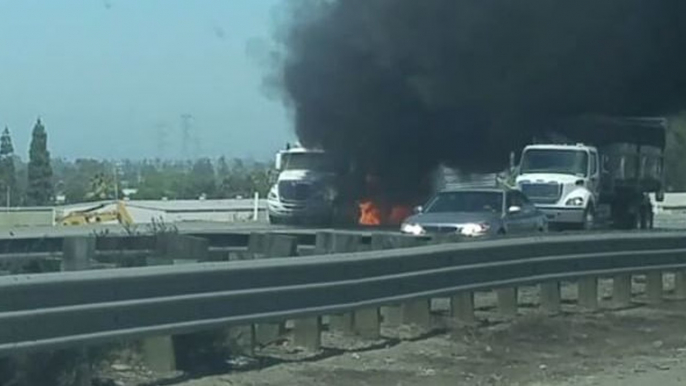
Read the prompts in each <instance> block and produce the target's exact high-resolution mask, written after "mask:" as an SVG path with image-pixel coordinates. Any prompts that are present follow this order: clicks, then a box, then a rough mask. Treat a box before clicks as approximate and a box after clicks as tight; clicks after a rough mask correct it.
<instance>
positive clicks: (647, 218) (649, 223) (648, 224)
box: [639, 207, 653, 229]
mask: <svg viewBox="0 0 686 386" xmlns="http://www.w3.org/2000/svg"><path fill="white" fill-rule="evenodd" d="M639 225H640V229H653V210H652V208H651V207H643V208H641V211H640V220H639Z"/></svg>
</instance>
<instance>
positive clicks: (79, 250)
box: [62, 236, 95, 386]
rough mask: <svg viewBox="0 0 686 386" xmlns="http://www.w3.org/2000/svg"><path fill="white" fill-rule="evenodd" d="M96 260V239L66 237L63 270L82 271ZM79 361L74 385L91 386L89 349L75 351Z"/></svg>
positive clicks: (63, 245)
mask: <svg viewBox="0 0 686 386" xmlns="http://www.w3.org/2000/svg"><path fill="white" fill-rule="evenodd" d="M93 258H95V237H92V236H86V237H65V238H64V241H63V242H62V270H63V271H82V270H86V269H88V268H89V267H90V264H91V259H93ZM75 352H76V356H77V358H78V359H77V360H76V368H75V369H74V370H75V372H76V375H75V379H74V385H75V386H90V385H91V383H92V377H93V376H92V368H91V362H90V356H89V354H88V348H86V347H81V348H77V349H75Z"/></svg>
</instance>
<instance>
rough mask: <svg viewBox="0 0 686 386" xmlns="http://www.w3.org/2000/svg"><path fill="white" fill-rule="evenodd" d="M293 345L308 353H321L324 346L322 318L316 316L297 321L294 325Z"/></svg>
mask: <svg viewBox="0 0 686 386" xmlns="http://www.w3.org/2000/svg"><path fill="white" fill-rule="evenodd" d="M293 343H294V344H295V345H296V346H298V347H302V348H304V349H306V350H307V351H311V352H316V351H319V350H320V349H321V345H322V318H321V317H319V316H315V317H312V318H303V319H298V320H295V321H294V324H293Z"/></svg>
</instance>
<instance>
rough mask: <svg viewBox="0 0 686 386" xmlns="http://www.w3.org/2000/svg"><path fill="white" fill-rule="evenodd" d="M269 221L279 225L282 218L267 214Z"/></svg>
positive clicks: (281, 222)
mask: <svg viewBox="0 0 686 386" xmlns="http://www.w3.org/2000/svg"><path fill="white" fill-rule="evenodd" d="M269 223H270V224H272V225H281V224H283V219H281V218H279V217H275V216H269Z"/></svg>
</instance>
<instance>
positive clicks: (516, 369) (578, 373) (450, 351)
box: [179, 303, 686, 386]
mask: <svg viewBox="0 0 686 386" xmlns="http://www.w3.org/2000/svg"><path fill="white" fill-rule="evenodd" d="M685 317H686V305H685V304H683V303H668V304H666V305H663V306H659V307H650V308H648V307H638V308H632V309H627V310H622V311H615V312H600V313H593V314H566V315H560V316H556V317H546V316H538V315H535V314H529V315H526V316H523V317H520V318H518V319H516V320H515V321H514V322H510V323H495V324H493V325H491V326H486V327H483V326H482V327H478V328H468V327H458V328H456V329H455V330H453V331H452V332H450V333H446V334H440V335H436V336H432V337H428V338H423V339H418V340H416V341H403V342H399V343H396V344H393V345H391V346H390V347H385V348H378V349H370V350H367V351H350V352H342V353H340V354H339V355H334V356H332V357H330V358H328V359H321V360H314V361H306V362H298V363H283V364H279V365H275V366H271V367H268V368H265V369H262V370H257V371H247V372H237V373H233V374H229V375H221V376H213V377H207V378H202V379H196V380H191V381H186V382H182V383H179V385H183V386H225V385H236V386H238V385H240V386H248V385H249V386H272V385H301V386H310V385H311V386H315V385H317V386H319V385H331V386H336V385H389V386H391V385H392V386H400V385H419V384H422V385H437V386H443V385H445V386H447V385H451V386H452V385H530V386H544V385H545V386H586V385H608V386H610V385H611V386H614V385H617V386H619V385H648V384H659V385H665V386H670V385H677V384H678V385H683V384H685V383H686V334H684V329H685V327H686V325H685V323H684V321H685V320H686V319H685ZM656 382H657V383H656ZM670 382H671V383H670Z"/></svg>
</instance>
